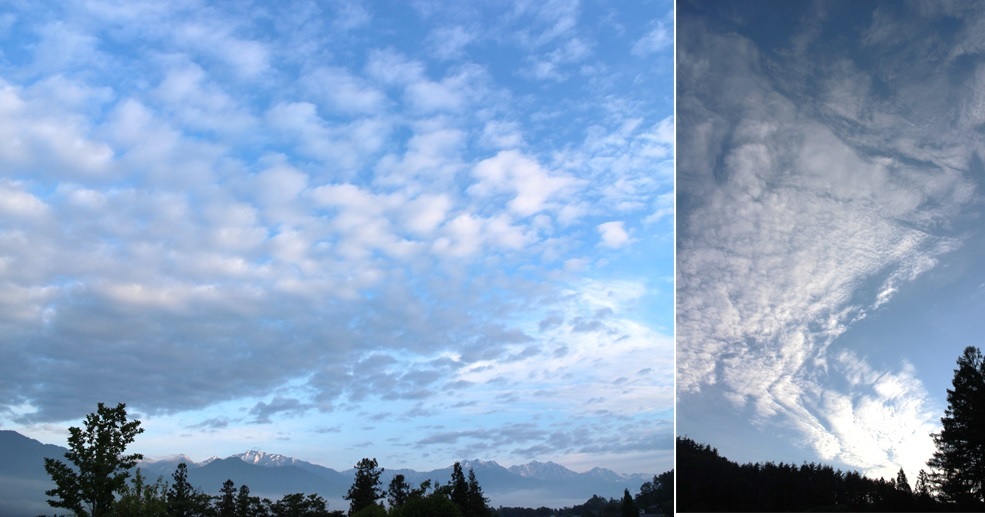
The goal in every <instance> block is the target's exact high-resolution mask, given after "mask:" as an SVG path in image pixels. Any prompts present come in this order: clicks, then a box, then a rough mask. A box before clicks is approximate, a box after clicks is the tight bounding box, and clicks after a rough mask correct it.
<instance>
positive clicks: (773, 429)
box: [676, 1, 985, 480]
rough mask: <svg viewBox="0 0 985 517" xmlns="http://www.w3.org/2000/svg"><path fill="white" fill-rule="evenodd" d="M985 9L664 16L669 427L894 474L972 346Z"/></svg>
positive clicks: (816, 6)
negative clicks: (670, 100) (672, 81)
mask: <svg viewBox="0 0 985 517" xmlns="http://www.w3.org/2000/svg"><path fill="white" fill-rule="evenodd" d="M983 24H985V11H983V10H982V8H981V6H978V5H977V4H965V3H959V2H912V3H904V2H892V1H885V2H864V3H862V2H759V3H749V2H715V3H714V8H712V7H711V3H709V2H681V3H680V4H679V5H678V8H677V31H678V40H677V51H676V52H677V73H678V103H677V110H678V111H677V117H678V127H677V131H678V133H677V138H678V140H677V141H678V155H677V160H678V161H677V180H678V183H677V195H678V198H677V199H678V205H677V217H678V242H677V265H678V270H677V282H678V283H677V301H678V302H677V303H678V308H677V368H678V377H677V380H678V399H677V403H678V406H677V408H678V414H677V432H678V434H680V435H687V436H689V437H691V438H693V439H695V440H697V441H699V442H704V443H710V444H712V445H714V446H715V447H717V448H718V450H719V452H720V453H722V454H724V455H725V456H728V457H729V458H731V459H734V460H738V461H743V462H744V461H774V462H779V461H786V462H794V463H800V462H801V461H822V462H824V463H828V464H833V465H835V466H837V467H839V468H843V469H851V470H858V471H860V472H862V473H864V474H867V475H870V476H874V477H879V476H885V477H889V476H892V475H894V474H895V473H896V472H897V471H898V470H899V468H901V467H902V468H904V469H905V471H906V473H907V475H908V476H909V479H911V480H915V479H916V474H917V472H918V471H919V470H920V469H921V468H924V467H925V462H926V460H928V459H929V458H930V456H931V454H932V452H933V443H932V441H931V438H930V437H929V434H930V433H932V432H934V431H935V430H937V429H938V427H939V425H940V420H939V419H940V417H941V416H943V412H944V408H945V407H946V390H947V389H948V388H949V387H950V383H951V378H952V376H953V369H954V367H955V361H956V360H957V358H958V356H959V355H960V354H961V351H962V350H963V349H964V347H966V346H969V345H973V346H979V347H981V346H983V344H985V343H983V341H982V339H983V336H985V332H983V331H985V323H983V322H982V318H981V314H982V308H983V303H985V291H983V289H985V278H983V277H985V272H983V271H982V268H981V265H980V262H981V261H980V257H981V256H982V253H983V251H985V235H983V233H982V230H981V228H982V224H981V223H982V221H981V216H982V195H981V192H982V180H983V172H985V167H983V165H982V163H983V162H982V155H983V151H985V146H983V145H982V141H983V140H982V128H985V97H983V93H982V89H981V88H980V85H981V79H982V73H983V71H985V67H983V64H985V62H983V60H982V58H981V55H982V50H983V43H982V40H981V28H982V26H983Z"/></svg>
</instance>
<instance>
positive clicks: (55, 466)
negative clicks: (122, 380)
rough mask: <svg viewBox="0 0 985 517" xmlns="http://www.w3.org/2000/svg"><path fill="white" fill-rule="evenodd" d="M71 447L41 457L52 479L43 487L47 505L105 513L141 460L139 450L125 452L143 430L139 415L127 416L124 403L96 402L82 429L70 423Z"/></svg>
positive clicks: (91, 512) (78, 513)
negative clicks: (58, 454) (62, 456)
mask: <svg viewBox="0 0 985 517" xmlns="http://www.w3.org/2000/svg"><path fill="white" fill-rule="evenodd" d="M68 431H69V438H68V445H69V451H68V452H66V453H65V458H66V459H67V460H68V461H70V462H71V463H72V464H73V465H74V466H75V468H74V469H73V468H72V467H69V466H68V465H66V464H65V463H64V462H62V461H60V460H55V459H51V458H45V459H44V469H45V471H46V472H47V473H48V475H49V476H51V480H52V481H54V482H55V485H56V486H55V488H53V489H51V490H47V491H45V494H46V495H48V496H49V497H53V498H54V499H49V500H48V504H49V505H51V506H52V507H55V508H65V509H67V510H71V511H72V512H74V513H75V514H76V515H90V516H93V517H97V516H101V515H109V513H110V511H111V510H112V508H113V503H114V502H115V500H116V493H117V492H120V491H121V490H123V488H124V487H125V485H126V480H127V478H128V477H129V476H130V473H129V472H128V471H129V470H130V469H132V468H133V467H134V466H136V465H137V462H138V461H139V460H141V459H143V455H141V454H124V452H125V451H126V448H127V446H128V445H130V444H131V443H133V440H134V437H136V436H137V435H138V434H140V433H142V432H144V430H143V428H141V427H140V421H139V420H133V421H128V420H127V410H126V405H125V404H123V403H120V404H118V405H117V406H116V407H115V408H110V407H107V406H105V405H103V403H102V402H100V403H99V404H98V406H97V408H96V412H95V413H90V414H89V415H88V416H86V419H85V429H84V430H83V429H80V428H78V427H69V428H68Z"/></svg>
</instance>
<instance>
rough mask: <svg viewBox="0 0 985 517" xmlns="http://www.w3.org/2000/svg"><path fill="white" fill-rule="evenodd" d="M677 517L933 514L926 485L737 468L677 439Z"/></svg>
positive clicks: (814, 468) (936, 506)
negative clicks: (680, 515) (703, 515)
mask: <svg viewBox="0 0 985 517" xmlns="http://www.w3.org/2000/svg"><path fill="white" fill-rule="evenodd" d="M676 455H677V501H676V506H677V511H679V512H724V511H727V512H811V511H819V512H934V511H947V510H948V509H949V508H948V507H946V506H944V505H942V504H941V503H938V502H936V501H934V500H933V499H932V498H931V496H930V494H929V493H928V491H927V488H926V485H925V484H922V483H918V485H919V486H917V487H916V489H914V488H912V487H911V486H910V484H909V482H908V481H907V479H906V475H905V474H904V473H903V472H902V471H900V475H899V476H898V477H897V479H892V480H888V481H887V480H883V479H878V480H873V479H869V478H866V477H864V476H862V475H860V474H859V473H858V472H848V473H845V472H842V471H840V470H835V469H834V468H832V467H830V466H827V465H821V464H815V463H805V464H803V465H800V466H799V467H798V466H797V465H793V464H785V463H779V464H774V463H771V462H767V463H765V464H760V463H754V464H750V463H746V464H743V465H739V464H738V463H735V462H733V461H730V460H728V459H727V458H724V457H722V456H720V455H719V454H718V451H717V450H716V449H713V448H712V447H711V446H709V445H702V444H699V443H697V442H695V441H694V440H691V439H689V438H681V437H678V438H677V451H676Z"/></svg>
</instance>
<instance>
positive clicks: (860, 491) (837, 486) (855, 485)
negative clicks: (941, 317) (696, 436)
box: [676, 346, 985, 513]
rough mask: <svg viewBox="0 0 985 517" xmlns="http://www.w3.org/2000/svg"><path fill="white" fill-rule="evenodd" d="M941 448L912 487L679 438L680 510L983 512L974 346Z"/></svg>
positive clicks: (982, 413)
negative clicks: (741, 457)
mask: <svg viewBox="0 0 985 517" xmlns="http://www.w3.org/2000/svg"><path fill="white" fill-rule="evenodd" d="M951 384H952V386H953V388H952V389H949V390H947V404H948V406H947V408H946V409H945V411H944V416H943V417H942V418H941V429H940V431H939V432H936V433H933V434H931V435H930V436H931V438H933V440H934V446H935V448H936V450H935V451H934V454H933V456H932V457H931V458H930V459H928V460H927V470H924V469H921V470H920V472H919V474H918V475H917V480H916V484H915V485H914V486H913V487H911V486H910V483H909V481H908V480H907V479H906V473H904V472H903V469H902V468H901V469H900V470H899V473H898V474H897V475H896V478H895V479H889V480H886V479H882V478H880V479H868V478H866V477H864V476H861V475H860V474H859V473H858V472H848V473H845V472H841V471H840V470H835V469H833V468H832V467H829V466H827V465H819V464H815V463H805V464H803V465H801V466H799V467H798V466H796V465H793V464H785V463H780V464H774V463H764V464H760V463H751V464H750V463H747V464H744V465H738V464H736V463H734V462H732V461H729V460H728V459H726V458H724V457H722V456H719V455H718V451H717V450H716V449H713V448H712V447H711V446H709V445H701V444H698V443H696V442H695V441H694V440H691V439H688V438H686V437H685V438H681V437H678V439H677V447H676V453H677V458H676V463H677V471H678V476H679V479H678V487H679V488H678V491H677V509H678V511H681V512H718V511H727V512H805V511H823V512H841V511H848V512H893V513H898V512H951V511H957V512H966V513H972V512H974V513H985V357H983V355H982V352H981V350H979V349H978V348H977V347H973V346H969V347H966V348H965V349H964V352H963V353H962V355H961V356H960V357H959V358H958V361H957V368H956V369H955V370H954V379H953V381H952V383H951Z"/></svg>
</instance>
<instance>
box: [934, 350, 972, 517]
mask: <svg viewBox="0 0 985 517" xmlns="http://www.w3.org/2000/svg"><path fill="white" fill-rule="evenodd" d="M952 384H953V386H954V388H953V389H949V390H947V404H948V406H947V409H946V410H945V411H944V417H943V418H941V424H942V428H941V431H940V433H935V434H933V435H931V436H933V438H934V445H935V446H936V447H937V450H936V451H935V452H934V455H933V457H932V458H931V459H930V461H928V462H927V465H929V466H930V467H931V468H933V469H934V473H933V474H934V475H933V476H932V479H933V481H934V483H935V485H936V487H935V488H936V489H937V491H938V492H939V494H940V495H941V497H942V498H943V499H944V500H945V501H948V502H952V503H956V504H958V505H959V507H962V508H965V509H968V508H971V507H978V506H980V505H981V504H982V503H985V487H983V482H985V364H983V360H982V353H981V351H980V350H979V349H978V348H976V347H972V346H969V347H967V348H965V350H964V353H963V354H962V355H961V357H960V358H958V368H957V369H956V370H954V380H953V381H952Z"/></svg>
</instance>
